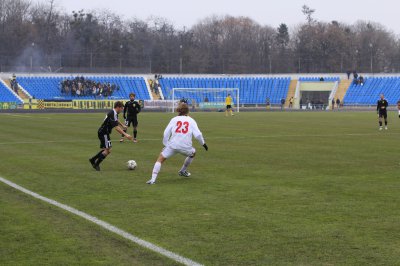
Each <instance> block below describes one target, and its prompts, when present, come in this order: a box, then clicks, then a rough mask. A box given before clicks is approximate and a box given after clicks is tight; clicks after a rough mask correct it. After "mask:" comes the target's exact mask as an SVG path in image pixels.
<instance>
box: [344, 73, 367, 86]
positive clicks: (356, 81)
mask: <svg viewBox="0 0 400 266" xmlns="http://www.w3.org/2000/svg"><path fill="white" fill-rule="evenodd" d="M346 74H347V79H350V75H351V74H353V84H355V85H361V86H363V85H364V77H363V76H361V75H358V73H357V71H355V70H354V71H353V72H351V71H350V70H349V71H347V72H346Z"/></svg>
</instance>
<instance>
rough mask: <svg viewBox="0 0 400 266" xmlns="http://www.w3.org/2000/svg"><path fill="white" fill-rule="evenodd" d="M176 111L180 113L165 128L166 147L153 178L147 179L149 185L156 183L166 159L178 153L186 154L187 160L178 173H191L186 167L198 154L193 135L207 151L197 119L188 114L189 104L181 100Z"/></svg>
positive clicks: (186, 175)
mask: <svg viewBox="0 0 400 266" xmlns="http://www.w3.org/2000/svg"><path fill="white" fill-rule="evenodd" d="M176 111H177V112H178V113H179V115H178V116H176V117H174V118H172V119H171V121H170V122H169V124H168V126H167V128H166V129H165V130H164V139H163V144H164V146H165V147H164V149H163V150H162V151H161V153H160V155H159V156H158V159H157V162H156V163H155V164H154V168H153V174H152V176H151V179H150V180H149V181H147V184H149V185H153V184H155V183H156V179H157V175H158V173H159V172H160V170H161V165H162V164H163V163H164V162H165V160H167V159H168V158H170V157H172V156H174V155H175V154H177V153H179V154H182V155H184V156H186V159H185V162H184V163H183V166H182V168H181V170H179V172H178V174H179V175H180V176H185V177H189V176H190V173H189V172H188V171H186V169H187V168H188V167H189V165H190V164H191V163H192V161H193V159H194V156H195V155H196V150H195V148H193V146H192V136H194V137H195V138H196V139H197V140H198V141H199V143H200V144H201V145H202V146H203V147H204V149H205V150H206V151H207V150H208V147H207V144H206V143H205V141H204V138H203V135H202V134H201V132H200V130H199V128H198V126H197V123H196V121H194V119H193V118H191V117H189V116H188V114H189V106H188V105H187V104H186V103H183V102H181V103H179V105H178V108H177V109H176Z"/></svg>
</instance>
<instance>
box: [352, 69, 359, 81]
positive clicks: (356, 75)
mask: <svg viewBox="0 0 400 266" xmlns="http://www.w3.org/2000/svg"><path fill="white" fill-rule="evenodd" d="M353 78H354V79H355V80H357V79H358V74H357V71H355V70H354V71H353Z"/></svg>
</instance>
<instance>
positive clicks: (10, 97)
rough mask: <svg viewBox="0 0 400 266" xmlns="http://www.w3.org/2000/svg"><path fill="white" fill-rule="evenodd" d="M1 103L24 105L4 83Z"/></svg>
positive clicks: (0, 90)
mask: <svg viewBox="0 0 400 266" xmlns="http://www.w3.org/2000/svg"><path fill="white" fill-rule="evenodd" d="M0 102H15V103H18V104H20V103H22V102H21V100H20V99H19V98H17V97H16V96H15V95H14V94H13V93H12V92H11V91H10V89H8V88H7V87H6V85H4V83H3V82H0Z"/></svg>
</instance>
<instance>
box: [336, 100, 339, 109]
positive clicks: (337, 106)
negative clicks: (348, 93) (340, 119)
mask: <svg viewBox="0 0 400 266" xmlns="http://www.w3.org/2000/svg"><path fill="white" fill-rule="evenodd" d="M336 108H337V109H339V108H340V99H339V98H337V100H336Z"/></svg>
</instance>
